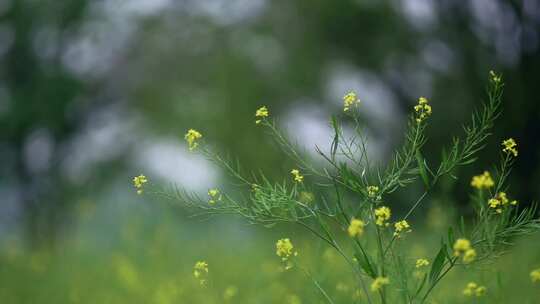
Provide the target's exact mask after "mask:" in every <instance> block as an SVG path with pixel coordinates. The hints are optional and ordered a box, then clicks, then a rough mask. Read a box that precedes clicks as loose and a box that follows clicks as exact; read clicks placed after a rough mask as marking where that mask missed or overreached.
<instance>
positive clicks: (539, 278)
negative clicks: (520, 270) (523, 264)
mask: <svg viewBox="0 0 540 304" xmlns="http://www.w3.org/2000/svg"><path fill="white" fill-rule="evenodd" d="M531 281H532V282H533V283H537V282H540V268H538V269H535V270H533V271H531Z"/></svg>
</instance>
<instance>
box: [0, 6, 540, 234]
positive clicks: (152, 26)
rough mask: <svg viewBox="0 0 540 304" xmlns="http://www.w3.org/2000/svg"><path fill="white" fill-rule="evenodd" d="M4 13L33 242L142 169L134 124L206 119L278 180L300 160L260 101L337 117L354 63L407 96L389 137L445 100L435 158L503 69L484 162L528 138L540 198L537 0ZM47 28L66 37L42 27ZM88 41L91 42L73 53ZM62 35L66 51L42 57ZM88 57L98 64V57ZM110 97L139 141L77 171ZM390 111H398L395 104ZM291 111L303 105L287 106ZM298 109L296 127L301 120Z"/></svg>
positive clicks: (533, 194)
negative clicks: (83, 139) (38, 162)
mask: <svg viewBox="0 0 540 304" xmlns="http://www.w3.org/2000/svg"><path fill="white" fill-rule="evenodd" d="M8 2H9V1H8ZM137 3H138V4H137ZM153 3H154V2H153ZM159 3H162V6H160V4H159ZM138 6H140V7H138ZM0 20H1V21H0V22H1V24H2V26H4V29H7V31H8V32H9V33H10V34H9V35H11V36H12V42H11V43H9V41H8V40H9V37H7V38H5V37H4V40H5V39H7V40H6V41H4V42H6V43H8V44H7V45H8V46H7V47H6V51H5V53H4V54H2V55H1V56H2V59H1V60H2V74H1V77H2V79H1V88H2V91H3V92H4V93H5V94H4V95H5V96H4V97H2V98H4V99H6V101H4V102H2V103H1V104H2V105H7V106H4V107H3V108H5V110H3V111H2V112H0V157H1V158H2V164H1V165H0V166H1V167H0V174H1V176H0V178H1V180H2V184H3V185H4V186H5V188H9V189H11V190H13V191H16V192H17V193H18V194H19V196H20V199H19V200H18V203H19V205H20V206H22V214H23V219H24V221H23V222H24V223H26V225H27V227H26V231H27V235H28V236H29V239H30V240H32V241H39V239H40V237H39V236H40V235H55V234H56V233H57V232H58V229H59V227H61V226H62V225H63V224H64V223H66V222H69V214H70V212H69V210H70V206H72V205H73V204H74V202H75V201H77V200H78V199H80V198H81V197H84V196H86V195H88V194H89V193H93V194H97V193H100V191H104V189H107V188H106V187H103V186H104V185H107V184H108V183H111V182H112V181H114V180H115V179H116V178H118V177H121V178H123V182H124V181H127V176H129V175H130V173H131V172H132V171H131V170H138V169H134V168H133V166H134V164H133V163H130V161H129V159H130V155H132V153H133V152H136V150H137V149H136V148H137V145H136V141H137V138H136V137H134V135H136V133H137V132H136V131H137V130H144V131H145V133H144V134H146V135H151V136H153V137H154V136H155V137H161V136H173V137H175V138H178V140H179V141H180V140H181V137H182V135H183V133H184V131H185V130H186V129H187V128H191V127H193V128H196V129H199V130H201V131H202V132H203V133H204V134H205V136H206V139H207V140H208V141H209V142H211V143H212V144H215V145H216V146H218V149H219V150H222V151H224V152H227V153H230V154H231V155H235V156H237V157H238V158H240V159H241V160H242V162H243V164H244V165H245V166H246V170H252V171H258V170H264V171H265V172H267V173H268V174H269V175H270V176H274V177H278V178H279V177H280V176H282V174H283V173H284V172H288V170H289V168H290V167H291V166H292V165H293V164H291V163H288V162H287V161H283V160H284V155H281V154H280V153H279V150H278V149H275V148H274V147H273V144H272V142H271V141H269V140H268V138H267V137H265V136H263V134H262V132H260V130H258V129H257V128H256V127H255V125H254V123H253V114H254V111H255V109H256V108H257V107H258V106H260V105H267V106H268V107H269V108H270V110H271V113H272V115H273V116H277V117H279V119H285V117H288V116H287V114H289V113H295V115H300V113H301V110H302V109H306V111H307V110H308V109H312V108H313V107H314V108H316V109H319V110H320V112H322V113H324V115H325V116H326V117H328V116H330V115H331V114H337V113H339V112H340V111H341V106H340V104H339V101H340V98H341V95H340V94H342V93H344V92H336V91H335V89H332V87H331V85H329V83H331V82H332V81H333V80H332V77H333V76H332V75H334V74H333V73H334V72H335V71H342V70H343V69H345V70H349V71H352V72H351V73H349V74H347V73H345V74H343V75H344V76H343V77H345V78H347V77H349V76H350V77H358V75H360V78H359V79H360V80H358V81H359V83H360V89H358V92H357V93H358V94H359V96H360V98H361V99H364V97H363V96H364V95H363V92H362V91H363V90H365V91H369V90H371V88H370V87H371V86H372V85H373V84H375V85H380V84H382V85H380V89H379V91H382V92H383V93H382V94H381V93H380V92H379V93H378V94H371V95H369V96H370V98H376V97H380V98H385V97H386V96H391V97H392V98H393V100H392V101H390V104H392V102H394V101H395V102H396V104H395V105H396V106H397V109H398V110H399V111H398V112H397V113H393V114H392V115H393V116H392V120H395V121H396V122H397V124H398V127H397V128H393V127H391V125H388V124H387V121H381V120H379V119H374V118H373V117H370V116H367V117H366V118H365V119H366V123H367V124H368V125H369V126H370V128H371V129H372V130H373V134H375V136H376V137H377V136H379V137H383V139H384V141H386V142H389V145H390V146H393V145H395V144H397V143H398V141H399V140H401V138H400V132H401V129H402V128H403V123H401V122H402V117H403V116H404V115H405V114H406V112H407V111H409V110H410V107H411V105H412V104H414V102H415V100H416V98H417V97H418V96H421V95H425V96H427V97H429V98H430V100H432V104H433V107H434V116H433V119H432V126H433V128H431V130H430V131H429V132H430V134H429V135H430V141H429V142H428V145H427V146H426V157H427V158H428V159H436V158H438V157H439V156H438V155H433V154H432V153H430V152H431V151H435V150H434V149H433V148H432V147H440V146H441V144H443V143H446V142H448V141H449V139H450V138H451V136H452V135H453V134H457V133H458V132H460V125H461V123H463V122H465V121H466V120H467V119H468V117H469V113H470V112H471V110H472V109H473V108H474V107H475V106H476V105H478V104H479V100H480V98H482V96H483V93H484V92H483V89H482V88H483V87H484V85H485V80H486V78H487V77H486V76H487V71H489V70H490V69H496V70H499V71H501V72H503V74H504V75H505V78H506V83H507V87H506V92H505V94H506V95H505V99H504V108H505V109H504V110H505V112H504V116H503V117H502V119H501V120H499V122H498V124H497V126H496V131H495V136H494V137H493V139H492V141H491V142H490V149H488V150H487V151H488V152H487V153H485V154H483V155H482V159H481V164H488V163H490V162H492V161H493V160H494V159H495V158H496V157H497V155H498V154H497V153H495V151H497V150H498V149H499V142H500V140H502V139H503V138H506V137H515V138H516V139H517V140H518V142H519V145H520V157H519V162H518V164H517V167H516V171H517V172H515V175H514V179H513V183H514V185H513V186H514V189H515V191H516V192H517V193H519V196H518V197H519V199H520V200H522V201H529V200H531V199H534V198H538V197H539V196H540V189H539V188H538V187H537V185H538V183H539V182H540V175H539V173H540V170H539V166H540V154H539V151H540V149H539V145H540V141H539V140H538V133H539V131H540V130H539V128H540V127H539V124H538V119H539V116H540V102H539V100H538V94H537V92H536V85H537V83H539V80H540V76H539V75H538V71H539V70H540V52H539V43H540V30H539V25H540V6H539V5H538V4H537V2H535V1H533V0H523V1H502V0H499V1H468V2H463V1H458V0H444V1H437V2H431V1H424V0H407V1H321V0H296V1H279V0H278V1H265V0H257V1H241V0H235V1H180V2H175V1H170V2H167V1H157V2H155V3H154V6H152V5H151V4H146V5H144V4H142V3H141V2H140V1H118V0H104V1H75V0H74V1H61V2H54V3H48V4H46V3H45V2H40V1H22V0H20V1H12V2H11V3H10V4H9V5H6V9H5V11H3V12H2V17H1V19H0ZM43 28H53V29H54V31H53V32H54V33H55V34H54V35H41V36H40V35H38V34H37V33H39V30H40V29H43ZM93 30H95V32H93ZM104 33H105V34H104ZM9 35H8V36H9ZM36 37H45V38H43V39H37V38H36ZM103 37H105V38H103ZM84 39H88V41H89V42H88V45H85V44H83V46H86V48H87V49H89V50H87V51H83V52H80V53H77V52H75V53H74V54H75V55H73V53H70V51H71V50H72V49H73V47H74V45H76V44H77V43H80V41H81V40H84ZM119 41H120V42H122V43H119ZM117 43H119V45H120V46H118V44H117ZM51 45H52V46H53V47H52V49H53V50H54V51H53V52H52V54H53V55H43V54H47V52H46V50H45V49H44V48H45V47H46V46H48V47H50V46H51ZM88 52H90V55H89V54H88ZM110 54H114V56H111V55H110ZM88 57H90V58H95V61H90V63H89V64H88ZM66 58H67V59H66ZM70 58H71V61H70V60H68V59H70ZM78 64H79V65H78ZM103 66H105V68H103ZM74 67H75V68H74ZM98 67H99V68H101V69H102V70H99V69H98ZM93 69H98V72H95V70H93ZM340 69H341V70H340ZM81 71H82V72H81ZM100 71H101V72H100ZM351 75H352V76H351ZM366 79H367V80H366ZM355 81H356V80H355ZM376 93H377V92H376ZM336 94H337V96H336ZM388 94H389V95H388ZM371 96H373V97H371ZM366 98H367V97H366ZM378 102H379V101H378V100H375V101H373V100H371V103H372V104H373V103H374V104H377V103H378ZM111 107H116V108H120V109H123V110H122V111H121V113H122V115H124V116H122V115H120V117H121V118H122V119H126V120H127V119H129V118H133V117H135V116H136V117H137V123H138V127H139V129H135V130H134V133H135V134H133V133H125V134H122V137H128V138H131V137H132V138H133V142H132V143H131V144H129V145H125V146H122V147H121V149H120V151H121V152H119V153H114V154H112V156H110V157H108V158H104V159H100V160H99V161H98V162H95V163H93V164H92V166H90V167H89V168H90V169H89V170H91V172H87V174H86V176H85V177H83V178H81V179H78V180H75V181H74V180H73V179H70V178H68V177H66V174H65V172H64V171H65V170H63V169H62V168H64V167H65V159H66V158H67V157H69V155H68V154H69V153H70V151H72V150H69V149H67V148H66V147H69V146H70V145H73V144H75V143H77V141H76V139H77V138H79V136H80V135H81V133H84V132H86V131H87V129H86V128H85V126H86V125H85V122H86V119H89V118H90V119H91V118H92V117H93V116H92V113H95V112H96V111H98V110H99V109H109V108H111ZM380 107H382V109H379V110H380V111H383V112H384V111H388V112H390V111H391V108H386V107H388V103H387V102H380ZM293 108H296V109H298V108H299V109H300V111H296V112H290V111H291V109H293ZM291 120H292V122H290V124H288V126H289V127H290V129H291V132H292V133H294V131H295V130H296V128H300V127H302V126H300V125H297V124H298V123H301V122H302V120H300V119H298V120H295V119H291ZM295 122H296V123H297V124H296V125H295ZM320 123H322V124H325V123H326V120H323V121H321V122H320ZM383 129H390V130H389V131H386V132H385V131H381V130H383ZM36 134H37V135H36ZM43 134H45V135H43ZM36 136H37V138H38V139H39V138H42V137H43V136H45V137H46V138H48V139H52V140H49V141H50V142H52V143H53V144H52V145H53V148H52V149H51V157H50V159H49V160H48V161H47V164H48V165H47V166H46V169H40V168H41V167H39V166H37V169H36V168H35V166H34V167H33V166H32V161H31V157H29V156H28V155H35V154H36V153H37V155H39V154H40V153H41V152H42V151H33V152H32V151H30V152H32V153H30V152H29V151H28V150H29V149H30V150H32V149H33V148H34V149H36V148H37V149H38V150H39V148H40V147H42V146H40V145H36V146H32V145H31V144H29V143H32V142H34V141H33V140H32V139H35V138H36ZM40 136H41V137H40ZM321 136H324V135H321ZM328 140H330V139H329V138H328ZM299 141H300V142H302V140H301V139H299ZM38 142H39V141H38ZM307 149H312V147H311V146H310V147H307ZM383 154H384V153H383ZM130 166H131V167H130ZM127 172H130V173H127ZM475 173H477V172H474V171H471V172H466V174H464V175H473V174H475ZM468 183H469V180H460V181H457V182H456V183H453V184H449V188H448V189H447V191H450V192H456V193H457V194H458V195H461V196H464V195H466V194H465V192H466V189H467V185H468ZM126 185H127V182H126ZM126 187H127V186H126ZM460 189H461V190H460ZM126 191H127V190H126Z"/></svg>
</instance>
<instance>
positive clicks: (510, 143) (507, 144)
mask: <svg viewBox="0 0 540 304" xmlns="http://www.w3.org/2000/svg"><path fill="white" fill-rule="evenodd" d="M502 146H503V147H504V148H503V152H506V153H508V154H512V155H514V157H517V156H518V150H517V143H516V141H515V140H514V139H513V138H509V139H506V140H504V141H503V142H502Z"/></svg>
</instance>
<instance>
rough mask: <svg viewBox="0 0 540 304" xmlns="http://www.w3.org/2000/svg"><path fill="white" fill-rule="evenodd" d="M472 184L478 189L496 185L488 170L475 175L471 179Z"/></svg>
mask: <svg viewBox="0 0 540 304" xmlns="http://www.w3.org/2000/svg"><path fill="white" fill-rule="evenodd" d="M471 186H473V187H474V188H476V189H479V190H481V189H489V188H491V187H493V186H495V182H493V179H492V178H491V174H489V172H488V171H484V173H483V174H480V175H476V176H473V178H472V180H471Z"/></svg>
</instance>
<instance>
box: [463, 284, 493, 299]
mask: <svg viewBox="0 0 540 304" xmlns="http://www.w3.org/2000/svg"><path fill="white" fill-rule="evenodd" d="M486 292H487V288H486V287H485V286H478V284H476V283H475V282H470V283H469V284H467V287H465V289H463V295H465V296H467V297H472V296H477V297H481V296H483V295H485V294H486Z"/></svg>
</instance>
